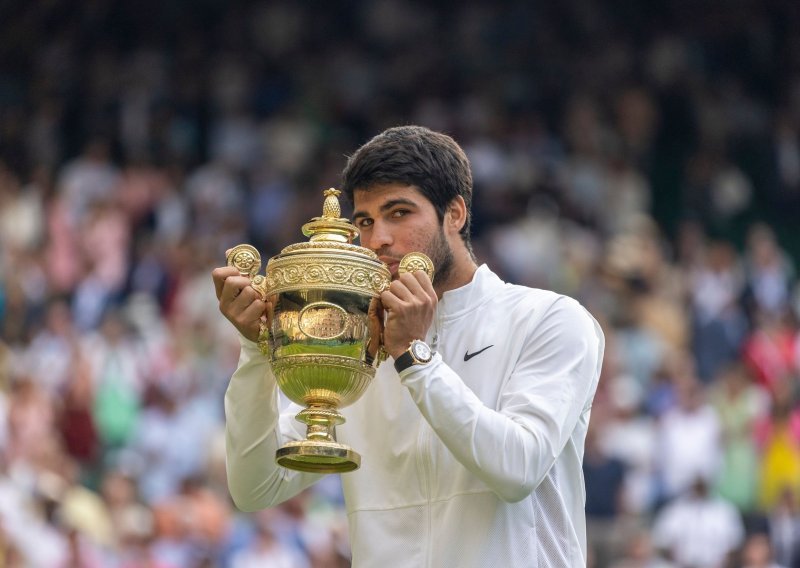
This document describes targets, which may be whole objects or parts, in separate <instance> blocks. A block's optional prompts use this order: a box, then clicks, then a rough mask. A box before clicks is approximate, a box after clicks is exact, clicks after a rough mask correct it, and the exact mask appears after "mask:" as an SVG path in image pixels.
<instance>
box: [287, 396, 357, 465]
mask: <svg viewBox="0 0 800 568" xmlns="http://www.w3.org/2000/svg"><path fill="white" fill-rule="evenodd" d="M295 418H296V419H297V420H299V421H300V422H303V423H304V424H307V425H308V428H307V430H306V439H305V440H300V441H297V442H289V443H288V444H285V445H284V446H282V447H281V448H279V449H278V451H277V452H276V454H275V461H277V462H278V463H279V464H280V465H282V466H283V467H286V468H289V469H294V470H297V471H306V472H311V473H344V472H347V471H353V470H354V469H358V468H359V466H360V465H361V456H360V455H358V453H357V452H355V451H353V449H352V448H350V447H349V446H346V445H345V444H340V443H338V442H337V441H336V425H337V424H343V423H344V422H345V419H344V416H342V415H341V414H340V413H339V411H338V410H337V409H336V407H335V406H333V405H332V404H329V403H310V404H309V405H308V407H307V408H305V409H303V410H301V411H300V412H298V413H297V415H296V416H295Z"/></svg>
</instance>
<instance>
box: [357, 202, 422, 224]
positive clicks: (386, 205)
mask: <svg viewBox="0 0 800 568" xmlns="http://www.w3.org/2000/svg"><path fill="white" fill-rule="evenodd" d="M397 205H408V206H409V207H417V204H416V203H415V202H414V201H412V200H411V199H408V198H405V197H398V198H397V199H390V200H389V201H387V202H386V203H384V204H383V205H381V207H380V209H379V211H380V212H381V213H383V212H384V211H388V210H389V209H391V208H392V207H395V206H397ZM362 217H369V215H368V214H367V213H366V212H365V211H356V212H355V213H353V219H361V218H362Z"/></svg>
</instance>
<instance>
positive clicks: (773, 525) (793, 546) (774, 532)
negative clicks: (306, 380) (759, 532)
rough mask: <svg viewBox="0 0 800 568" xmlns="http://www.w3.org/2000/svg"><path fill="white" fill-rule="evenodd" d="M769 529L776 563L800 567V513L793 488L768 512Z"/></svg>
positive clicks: (789, 567)
mask: <svg viewBox="0 0 800 568" xmlns="http://www.w3.org/2000/svg"><path fill="white" fill-rule="evenodd" d="M767 529H768V535H769V545H770V547H771V550H772V553H773V557H774V559H775V561H776V562H777V563H778V564H780V565H781V566H785V567H786V568H798V567H800V511H798V507H797V494H796V493H795V492H794V491H793V490H792V489H791V488H789V487H787V488H786V489H784V490H783V492H782V493H781V495H780V498H779V499H778V501H777V503H776V504H775V506H774V507H773V508H772V509H771V510H770V511H769V512H768V514H767Z"/></svg>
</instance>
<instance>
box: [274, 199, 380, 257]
mask: <svg viewBox="0 0 800 568" xmlns="http://www.w3.org/2000/svg"><path fill="white" fill-rule="evenodd" d="M341 193H342V192H341V191H340V190H338V189H335V188H330V189H326V190H325V191H324V192H323V194H324V195H325V202H324V203H323V205H322V216H321V217H314V218H312V219H311V220H310V221H309V222H308V223H306V224H305V225H303V234H304V235H305V236H307V237H309V239H308V242H304V243H295V244H292V245H289V246H287V247H286V248H284V249H283V250H282V251H281V255H285V254H292V253H298V252H306V253H308V252H311V251H315V250H318V249H335V250H338V251H342V252H345V253H347V252H349V253H355V254H358V255H363V256H366V257H368V258H370V259H375V260H377V258H378V256H377V255H376V254H375V253H374V252H372V251H371V250H369V249H368V248H365V247H361V246H358V245H354V244H353V240H354V239H355V238H356V237H357V236H358V234H359V232H358V228H357V227H356V226H355V225H353V224H352V223H351V222H350V220H349V219H347V218H345V217H342V216H341V215H342V208H341V205H340V204H339V195H341Z"/></svg>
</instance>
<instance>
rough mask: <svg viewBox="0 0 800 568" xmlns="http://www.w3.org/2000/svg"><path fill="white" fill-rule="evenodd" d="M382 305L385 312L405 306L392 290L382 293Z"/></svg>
mask: <svg viewBox="0 0 800 568" xmlns="http://www.w3.org/2000/svg"><path fill="white" fill-rule="evenodd" d="M381 303H382V304H383V308H384V309H385V310H389V311H392V310H396V309H398V308H399V307H400V306H402V305H403V301H402V300H401V299H400V298H398V297H397V296H395V295H394V294H393V293H392V292H391V291H390V290H386V291H385V292H381Z"/></svg>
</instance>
